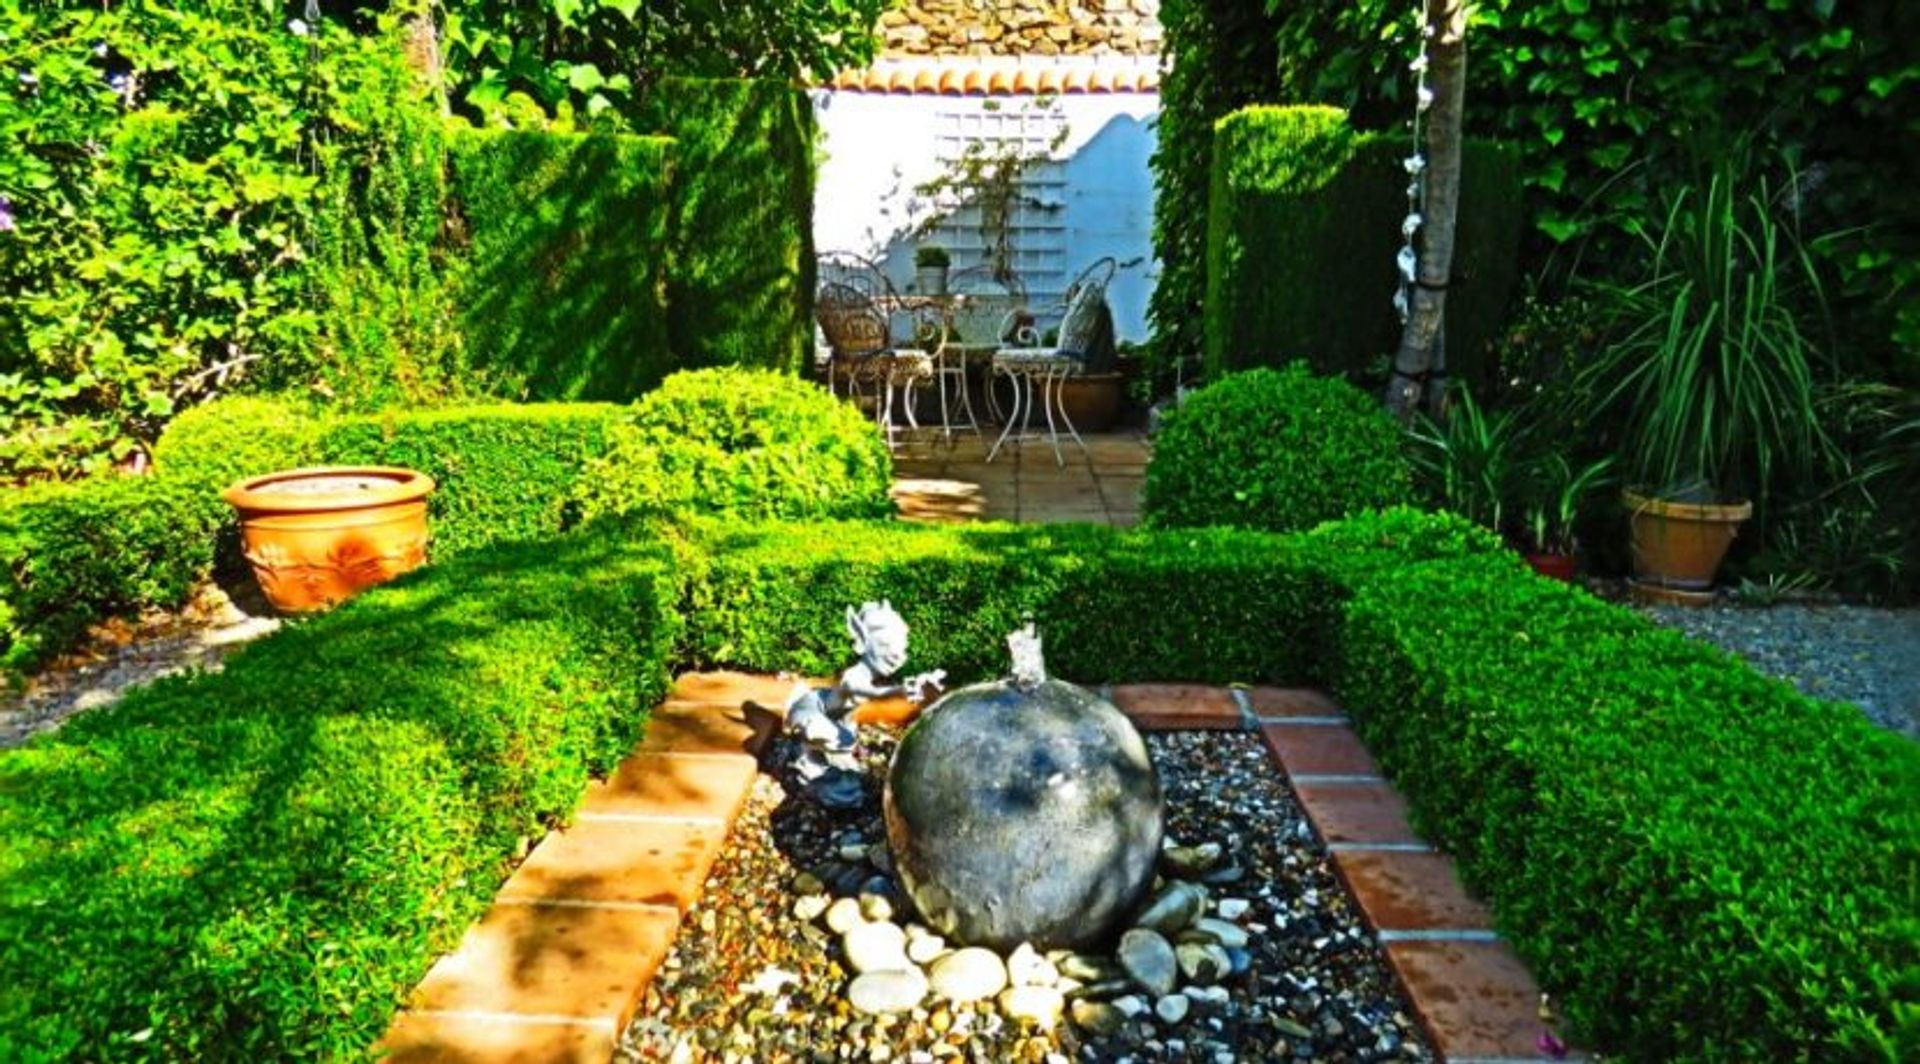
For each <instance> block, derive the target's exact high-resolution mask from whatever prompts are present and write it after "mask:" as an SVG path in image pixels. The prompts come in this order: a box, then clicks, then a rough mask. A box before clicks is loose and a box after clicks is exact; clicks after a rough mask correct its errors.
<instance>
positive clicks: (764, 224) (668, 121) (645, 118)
mask: <svg viewBox="0 0 1920 1064" xmlns="http://www.w3.org/2000/svg"><path fill="white" fill-rule="evenodd" d="M639 114H640V119H639V124H640V125H641V126H642V127H643V128H646V129H649V130H653V131H656V132H661V133H665V134H667V135H669V136H672V137H673V138H674V139H675V140H676V141H678V145H677V148H676V155H675V158H676V166H675V173H676V175H677V176H676V180H675V191H674V202H673V218H672V221H671V233H672V238H671V239H672V247H673V249H674V252H673V256H672V259H671V261H670V263H669V265H668V272H667V308H668V309H667V315H668V317H667V322H668V335H669V338H670V343H671V344H672V347H673V351H674V355H675V357H676V359H677V360H678V363H679V364H680V365H681V366H684V367H687V368H689V369H695V368H700V367H703V366H760V367H764V368H768V369H781V370H785V371H787V372H789V373H797V372H798V371H799V369H800V367H802V366H804V365H806V364H807V360H808V359H810V358H811V357H812V353H813V178H814V173H813V146H814V120H813V105H812V103H811V101H809V99H808V98H807V94H806V92H805V91H803V90H801V89H799V88H796V87H794V86H792V85H787V84H781V83H777V82H771V81H708V80H700V79H692V78H668V79H665V80H664V81H662V82H661V83H660V84H659V85H658V86H657V87H655V88H654V89H653V90H652V91H650V92H649V93H647V95H646V96H645V98H644V99H643V100H641V102H640V110H639Z"/></svg>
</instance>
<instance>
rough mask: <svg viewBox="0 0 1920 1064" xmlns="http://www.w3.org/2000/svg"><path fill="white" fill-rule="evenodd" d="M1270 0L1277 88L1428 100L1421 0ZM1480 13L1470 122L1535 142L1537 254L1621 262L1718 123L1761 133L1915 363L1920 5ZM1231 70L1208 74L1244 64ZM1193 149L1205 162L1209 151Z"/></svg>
mask: <svg viewBox="0 0 1920 1064" xmlns="http://www.w3.org/2000/svg"><path fill="white" fill-rule="evenodd" d="M1168 6H1169V7H1172V6H1173V5H1171V4H1169V5H1168ZM1265 6H1266V8H1267V11H1268V26H1269V27H1270V28H1269V30H1268V36H1269V37H1270V39H1271V40H1272V42H1273V44H1274V45H1275V46H1276V50H1277V52H1278V54H1279V55H1280V56H1281V57H1282V58H1281V62H1280V65H1279V67H1278V73H1279V77H1278V81H1279V84H1278V85H1277V86H1276V91H1274V92H1272V93H1271V94H1270V95H1269V96H1268V98H1270V99H1276V100H1287V101H1298V102H1303V103H1304V102H1311V103H1329V104H1336V105H1338V106H1342V107H1346V108H1348V109H1350V110H1351V111H1352V112H1353V113H1354V115H1355V119H1356V121H1357V122H1358V124H1359V125H1361V126H1362V127H1363V128H1367V129H1379V130H1393V129H1399V128H1401V127H1403V125H1404V123H1405V122H1406V120H1407V118H1408V116H1409V115H1410V114H1411V113H1412V110H1413V105H1412V100H1411V96H1412V89H1413V81H1412V78H1411V77H1410V76H1409V75H1408V74H1407V72H1406V64H1407V61H1408V59H1409V58H1410V57H1411V56H1412V55H1413V52H1414V44H1413V42H1414V36H1413V34H1414V32H1415V25H1416V22H1415V19H1414V15H1415V9H1414V8H1413V7H1410V6H1409V5H1406V4H1399V3H1390V2H1386V0H1362V2H1360V3H1352V2H1347V0H1338V2H1336V0H1308V2H1301V0H1287V2H1285V3H1282V2H1280V0H1267V3H1266V5H1265ZM1473 12H1474V22H1473V24H1472V27H1471V29H1470V30H1469V33H1468V41H1469V45H1468V47H1469V49H1470V50H1471V52H1472V55H1473V59H1472V61H1471V62H1469V63H1468V65H1467V71H1468V84H1467V89H1466V123H1467V128H1468V130H1469V132H1474V133H1479V134H1482V135H1487V136H1493V137H1498V138H1499V139H1501V140H1502V141H1504V142H1506V143H1510V144H1513V145H1515V146H1517V147H1518V148H1519V149H1520V151H1521V152H1522V154H1523V164H1522V174H1523V176H1524V179H1525V182H1526V186H1527V201H1528V203H1527V208H1528V214H1529V216H1530V217H1531V218H1532V219H1533V223H1534V226H1535V229H1536V230H1537V233H1536V239H1535V240H1534V241H1533V246H1532V253H1531V254H1530V255H1529V256H1528V261H1527V266H1528V267H1529V268H1533V267H1536V266H1541V265H1543V264H1544V265H1551V266H1554V267H1555V268H1556V269H1559V268H1564V267H1567V266H1570V265H1572V264H1573V263H1574V262H1575V261H1578V260H1580V259H1581V258H1583V257H1584V259H1585V260H1586V261H1588V262H1593V261H1595V260H1596V259H1597V260H1598V261H1599V262H1600V264H1601V266H1602V268H1603V269H1604V268H1611V265H1612V264H1613V263H1612V260H1615V259H1617V258H1618V257H1619V255H1618V253H1619V252H1620V251H1622V250H1623V249H1625V250H1630V249H1631V245H1632V240H1631V236H1630V234H1631V231H1632V228H1633V226H1634V225H1635V224H1636V223H1637V222H1639V221H1640V220H1641V219H1644V218H1646V217H1648V216H1650V215H1654V214H1657V213H1658V212H1659V210H1660V196H1661V193H1662V190H1664V189H1666V188H1667V187H1669V186H1670V185H1672V184H1673V183H1674V182H1676V181H1679V180H1684V179H1686V178H1687V177H1689V176H1690V172H1691V171H1692V169H1693V168H1694V165H1695V163H1694V157H1696V156H1698V157H1706V158H1713V157H1716V156H1719V155H1723V154H1725V152H1726V150H1727V149H1728V148H1729V145H1728V144H1726V143H1722V142H1720V141H1717V140H1715V139H1714V138H1715V137H1716V136H1719V135H1720V134H1717V133H1716V132H1715V131H1727V132H1729V133H1734V134H1739V133H1746V132H1753V133H1756V134H1758V136H1759V137H1760V139H1761V141H1762V146H1763V147H1766V148H1768V149H1769V150H1770V153H1771V155H1772V157H1774V158H1777V159H1782V160H1786V161H1787V162H1788V163H1789V164H1790V165H1791V167H1792V168H1793V169H1794V170H1795V171H1796V172H1797V173H1798V175H1799V176H1798V177H1796V178H1789V176H1788V175H1787V174H1775V175H1772V176H1773V177H1775V178H1776V179H1777V183H1778V185H1779V186H1781V187H1787V186H1788V184H1789V181H1791V189H1790V192H1789V197H1790V199H1791V200H1792V202H1794V203H1796V204H1799V205H1801V206H1802V207H1803V208H1804V210H1805V211H1806V213H1807V216H1808V221H1809V223H1810V225H1812V226H1814V227H1817V228H1818V229H1820V230H1823V231H1829V232H1835V233H1838V234H1841V235H1839V236H1837V237H1836V238H1834V239H1831V240H1829V241H1826V242H1824V243H1823V244H1822V245H1821V246H1820V248H1818V249H1817V250H1818V251H1819V253H1820V255H1821V257H1822V258H1823V259H1824V260H1825V262H1826V264H1827V265H1828V266H1829V267H1831V268H1832V269H1834V270H1836V271H1837V272H1839V273H1840V274H1841V275H1842V277H1843V288H1844V291H1843V292H1842V293H1840V294H1841V295H1843V296H1844V302H1845V303H1846V304H1847V306H1848V307H1849V309H1850V310H1852V311H1853V312H1854V313H1853V314H1850V315H1848V316H1847V318H1845V319H1843V325H1845V326H1847V327H1849V328H1850V330H1852V331H1853V333H1854V334H1855V336H1857V341H1856V342H1857V343H1858V344H1859V345H1860V346H1861V347H1862V348H1863V349H1864V350H1863V354H1866V355H1867V356H1868V361H1869V362H1870V363H1874V364H1877V365H1878V366H1879V367H1881V369H1882V370H1885V369H1887V368H1890V367H1893V366H1894V363H1892V362H1891V361H1890V360H1893V359H1896V358H1899V357H1902V356H1899V355H1897V354H1896V353H1895V352H1896V350H1897V349H1899V348H1901V347H1904V350H1905V355H1904V359H1905V362H1904V368H1898V369H1897V372H1899V373H1902V374H1904V375H1905V377H1904V379H1906V380H1908V381H1909V382H1910V381H1911V380H1913V379H1916V378H1915V377H1914V376H1913V375H1914V374H1917V373H1920V361H1917V360H1916V358H1915V356H1916V353H1920V299H1916V298H1914V296H1915V291H1916V289H1915V286H1916V285H1920V201H1916V199H1915V197H1913V196H1912V195H1911V194H1910V190H1909V189H1908V187H1907V184H1908V183H1907V181H1906V178H1905V175H1906V174H1908V173H1911V172H1913V171H1914V169H1915V168H1916V167H1917V166H1920V106H1916V101H1917V100H1920V7H1916V6H1915V5H1913V4H1910V3H1904V2H1902V0H1865V2H1862V3H1853V4H1836V3H1833V2H1831V0H1814V2H1806V3H1787V2H1774V3H1767V4H1762V5H1754V4H1748V3H1737V2H1730V0H1711V2H1706V3H1696V4H1688V5H1684V6H1676V5H1673V4H1670V3H1664V2H1661V0H1621V2H1617V3H1610V4H1594V3H1590V2H1584V0H1583V2H1579V3H1566V4H1535V3H1524V2H1521V0H1495V2H1489V3H1484V4H1480V5H1478V6H1477V7H1475V8H1474V9H1473ZM1172 33H1173V25H1172V24H1171V23H1169V36H1170V38H1171V36H1172ZM1176 54H1178V52H1177V51H1176ZM1181 65H1185V64H1184V63H1181V64H1176V67H1175V73H1176V74H1177V73H1178V72H1179V66H1181ZM1216 70H1217V73H1214V74H1211V75H1209V76H1212V77H1229V78H1230V77H1233V76H1236V73H1237V71H1236V69H1235V68H1232V67H1225V66H1220V67H1217V68H1216ZM1175 84H1176V81H1175V80H1174V79H1170V80H1169V82H1168V85H1169V86H1170V87H1171V86H1173V85H1175ZM1169 102H1170V105H1171V101H1169ZM1191 165H1194V166H1197V167H1199V168H1200V169H1199V172H1201V173H1204V168H1205V165H1206V161H1205V160H1204V159H1202V160H1192V161H1191ZM1556 248H1561V249H1564V251H1566V252H1572V254H1558V255H1556V253H1555V249H1556ZM1162 254H1163V255H1164V254H1165V252H1164V250H1163V251H1162ZM1556 259H1557V261H1555V260H1556Z"/></svg>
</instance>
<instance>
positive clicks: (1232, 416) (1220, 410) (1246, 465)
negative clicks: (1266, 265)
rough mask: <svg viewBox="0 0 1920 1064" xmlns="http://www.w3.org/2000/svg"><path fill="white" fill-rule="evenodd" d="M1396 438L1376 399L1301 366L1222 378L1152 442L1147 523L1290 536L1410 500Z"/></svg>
mask: <svg viewBox="0 0 1920 1064" xmlns="http://www.w3.org/2000/svg"><path fill="white" fill-rule="evenodd" d="M1400 450H1401V441H1400V430H1399V428H1398V427H1397V426H1395V425H1394V423H1393V422H1392V421H1391V420H1390V419H1389V418H1388V417H1387V415H1386V414H1385V412H1384V411H1382V410H1381V408H1380V404H1379V403H1378V402H1376V401H1374V399H1373V398H1372V397H1370V396H1368V395H1366V394H1364V393H1362V392H1361V391H1360V390H1359V389H1357V388H1355V387H1353V386H1352V385H1350V384H1348V383H1346V382H1345V381H1342V380H1339V379H1337V378H1330V377H1315V376H1313V375H1312V374H1310V373H1308V372H1307V369H1306V367H1305V366H1303V365H1299V364H1297V363H1296V364H1294V365H1291V366H1288V367H1287V368H1286V369H1284V370H1271V369H1256V370H1250V371H1248V372H1246V373H1236V374H1233V375H1232V376H1229V377H1223V378H1221V379H1220V380H1218V381H1216V382H1215V383H1213V384H1211V385H1209V386H1208V387H1205V388H1202V389H1201V390H1199V391H1198V392H1195V393H1194V394H1192V395H1190V396H1188V397H1187V400H1186V402H1185V403H1183V404H1182V405H1181V406H1180V407H1179V408H1178V409H1177V410H1175V411H1174V412H1173V414H1172V416H1171V417H1169V419H1168V420H1167V423H1166V426H1165V427H1164V428H1163V429H1162V430H1161V432H1160V435H1159V437H1158V438H1157V439H1156V440H1155V442H1154V448H1153V460H1152V461H1151V462H1150V463H1149V464H1148V465H1147V483H1146V498H1145V503H1144V511H1143V515H1144V517H1145V518H1146V521H1147V523H1148V524H1149V525H1151V526H1155V527H1160V528H1176V527H1195V526H1202V525H1227V526H1232V527H1238V528H1254V529H1266V530H1268V531H1273V532H1286V531H1291V530H1294V529H1306V528H1312V527H1313V526H1314V525H1317V524H1319V523H1320V522H1322V521H1331V520H1334V519H1336V518H1340V517H1345V516H1347V515H1349V514H1354V513H1358V512H1359V511H1361V510H1367V509H1374V508H1379V507H1386V506H1393V505H1396V504H1398V503H1402V502H1405V501H1407V500H1408V499H1409V498H1410V497H1411V492H1412V486H1411V477H1410V474H1409V471H1408V466H1407V463H1406V460H1405V459H1404V458H1402V457H1401V453H1400Z"/></svg>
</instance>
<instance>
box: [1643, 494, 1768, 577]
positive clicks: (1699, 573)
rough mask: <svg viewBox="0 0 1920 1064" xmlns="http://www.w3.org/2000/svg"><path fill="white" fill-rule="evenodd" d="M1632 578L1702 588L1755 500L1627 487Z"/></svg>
mask: <svg viewBox="0 0 1920 1064" xmlns="http://www.w3.org/2000/svg"><path fill="white" fill-rule="evenodd" d="M1622 498H1623V501H1625V503H1626V505H1627V510H1628V512H1629V513H1630V514H1631V515H1632V546H1633V579H1634V582H1635V583H1637V584H1640V585H1643V586H1646V587H1650V588H1662V589H1670V590H1675V591H1683V592H1704V591H1707V590H1708V589H1710V588H1712V587H1713V577H1714V574H1715V573H1717V572H1719V570H1720V562H1721V560H1722V559H1723V558H1725V557H1726V556H1727V548H1729V547H1731V546H1732V545H1733V537H1734V536H1735V535H1737V534H1738V533H1739V529H1740V524H1741V522H1743V521H1745V520H1746V519H1747V518H1749V517H1752V516H1753V504H1752V503H1750V502H1741V503H1731V504H1722V503H1695V502H1673V501H1670V500H1667V499H1656V498H1652V497H1650V496H1646V495H1641V494H1639V493H1638V492H1633V491H1628V492H1625V493H1624V494H1623V496H1622Z"/></svg>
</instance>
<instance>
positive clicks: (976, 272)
mask: <svg viewBox="0 0 1920 1064" xmlns="http://www.w3.org/2000/svg"><path fill="white" fill-rule="evenodd" d="M947 293H948V309H947V320H948V323H949V325H950V328H949V330H948V335H947V343H945V344H944V345H942V346H941V348H940V350H939V351H938V352H936V353H935V356H934V374H935V377H936V380H937V383H938V385H939V388H940V414H941V420H942V423H943V424H945V425H947V426H949V430H948V431H949V435H951V427H952V426H953V424H954V421H955V415H956V414H964V415H965V416H966V423H965V424H966V427H968V428H971V429H973V431H974V432H975V433H976V434H977V433H979V431H980V420H979V418H977V417H976V416H975V415H974V411H973V396H972V383H971V380H970V364H971V363H972V362H973V361H974V360H975V358H980V359H982V360H985V359H991V358H992V356H993V353H994V352H996V351H998V350H999V349H1000V348H1001V347H1003V346H1005V345H1006V344H1008V343H1011V342H1013V341H1014V340H1015V338H1016V335H1017V332H1018V329H1019V326H1020V324H1021V323H1022V322H1023V321H1026V320H1028V319H1029V318H1030V315H1028V314H1027V309H1026V308H1027V291H1026V286H1025V285H1024V284H1022V283H1021V281H1020V276H1019V275H1018V274H1015V273H1012V272H1010V271H1005V270H995V269H994V268H993V267H992V266H989V265H981V266H973V267H969V268H967V269H964V270H959V271H956V272H955V273H954V274H953V276H952V277H950V278H949V279H948V281H947ZM956 400H957V402H958V409H957V410H956V408H955V401H956ZM986 401H987V408H988V412H989V413H990V414H992V415H994V416H996V417H997V416H998V411H997V410H995V409H994V402H993V391H992V389H988V390H987V394H986Z"/></svg>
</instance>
